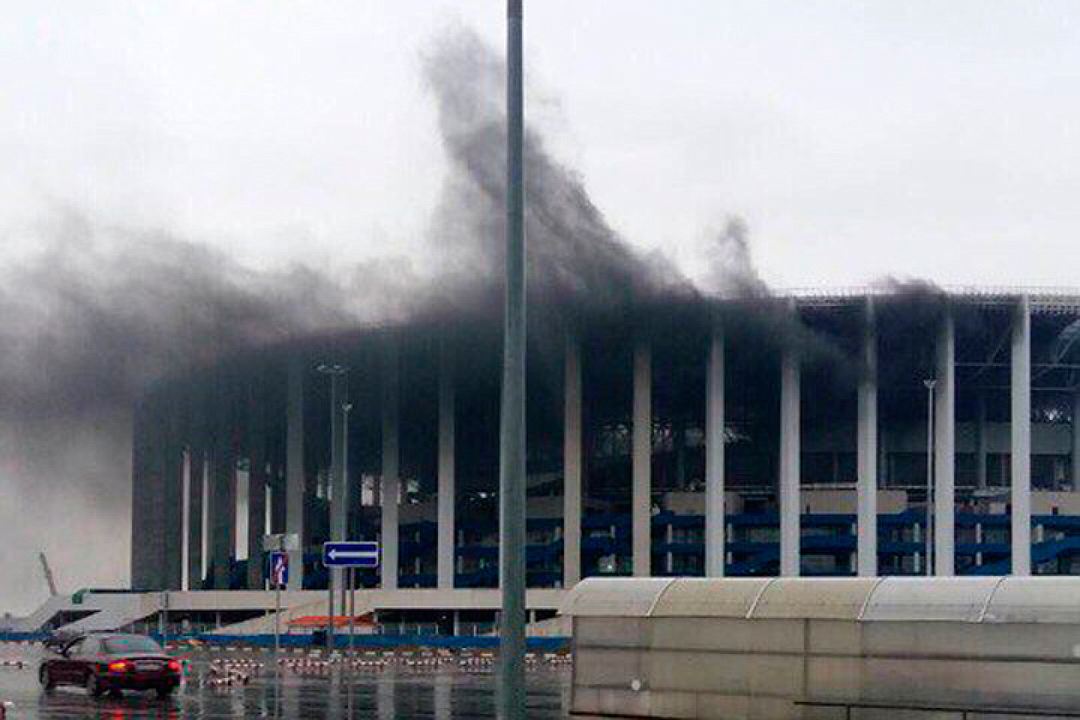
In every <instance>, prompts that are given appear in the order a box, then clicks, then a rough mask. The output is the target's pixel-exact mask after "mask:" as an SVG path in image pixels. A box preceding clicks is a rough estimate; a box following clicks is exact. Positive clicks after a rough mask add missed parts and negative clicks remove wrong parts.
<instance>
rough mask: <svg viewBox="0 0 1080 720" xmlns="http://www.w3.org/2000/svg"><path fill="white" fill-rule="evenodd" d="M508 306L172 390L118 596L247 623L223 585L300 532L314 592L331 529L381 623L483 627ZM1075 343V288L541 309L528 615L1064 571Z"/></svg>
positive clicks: (1076, 520)
mask: <svg viewBox="0 0 1080 720" xmlns="http://www.w3.org/2000/svg"><path fill="white" fill-rule="evenodd" d="M496 307H497V304H496ZM497 319H498V317H497V314H495V313H490V312H488V313H484V312H470V311H464V310H463V311H461V312H458V311H457V310H454V309H446V310H443V311H440V312H436V313H429V314H427V315H422V314H421V315H419V316H417V317H416V318H414V319H412V320H408V321H402V322H399V323H387V324H384V325H380V326H377V327H370V328H363V329H358V330H350V331H347V332H327V333H323V334H319V335H315V336H311V337H307V338H303V339H300V340H296V339H293V340H291V341H290V342H288V343H283V344H279V345H272V346H266V347H261V348H259V349H257V350H252V351H249V352H245V353H241V354H236V355H233V356H231V357H228V358H225V359H218V360H216V361H215V362H214V363H213V364H212V365H209V366H205V367H201V368H197V369H193V370H191V371H190V372H189V373H186V374H184V375H183V376H177V377H171V378H167V379H165V380H163V381H162V382H160V383H158V385H156V386H155V388H154V389H153V390H152V391H151V392H149V393H148V394H147V395H146V396H145V397H144V398H143V400H142V401H141V402H140V404H139V406H138V408H137V410H136V421H135V425H134V432H135V436H134V459H133V523H132V538H133V543H132V564H131V574H132V583H133V587H134V589H136V590H143V591H153V592H155V593H157V592H159V591H166V590H167V591H174V592H173V593H171V595H172V600H170V601H169V602H170V603H171V609H172V610H173V611H174V614H175V613H179V615H177V617H184V608H187V616H186V620H187V621H188V622H190V623H191V624H193V625H195V626H199V625H205V624H206V623H208V622H210V620H211V618H213V620H214V622H215V623H216V624H220V623H221V622H222V616H221V614H220V613H221V611H222V609H224V610H225V611H226V621H231V620H238V619H243V617H247V616H253V615H255V614H258V613H259V612H262V611H263V610H265V607H266V606H265V603H266V602H267V600H266V596H267V593H265V592H256V593H252V592H226V591H244V590H246V591H261V590H264V589H265V588H266V586H267V585H266V583H267V580H266V560H265V557H264V553H263V550H262V538H263V536H264V535H265V534H267V533H279V532H287V533H295V534H297V535H298V536H299V537H300V538H302V545H303V549H302V550H301V551H297V552H295V553H293V555H292V558H291V566H292V572H291V577H290V580H289V585H290V592H289V593H287V594H286V595H287V599H288V602H289V603H290V604H293V605H296V604H300V603H302V602H312V601H313V600H315V599H317V598H325V595H326V593H325V588H326V587H327V583H328V576H327V571H326V570H325V569H324V568H323V567H322V566H321V564H320V555H321V546H322V543H323V542H324V541H327V540H329V539H331V537H332V536H333V537H340V536H347V537H348V538H350V539H367V540H378V541H379V542H380V543H381V548H382V567H381V570H379V571H372V572H370V573H367V574H362V575H361V576H360V577H359V578H358V582H359V583H360V584H362V586H363V587H364V588H367V589H370V590H371V592H365V593H362V594H361V596H362V597H363V598H364V599H363V607H364V609H365V610H367V611H371V612H374V613H375V614H376V616H377V617H378V618H379V620H380V623H381V624H383V625H384V626H390V627H394V626H395V623H397V624H398V625H397V627H402V624H409V623H414V624H418V625H417V626H418V627H419V626H422V625H423V624H424V623H428V624H430V627H431V628H432V629H433V630H437V631H438V632H441V633H451V632H468V631H472V632H476V631H477V629H478V628H483V627H486V626H488V625H489V624H490V623H491V622H492V621H493V620H494V617H495V616H494V613H495V610H496V609H497V608H498V605H499V599H498V593H497V588H498V581H499V578H498V554H499V545H498V524H499V520H498V419H499V418H498V412H499V379H500V362H501V344H500V337H501V335H500V325H499V323H498V321H497ZM1078 339H1080V294H1070V293H1067V292H1057V291H1036V290H1030V291H1026V290H1025V291H1020V290H1002V291H997V290H962V291H960V290H955V291H949V292H945V291H940V290H935V289H932V288H929V287H922V286H896V287H892V288H877V289H872V290H858V291H850V292H846V291H845V292H797V293H791V294H788V295H786V296H784V297H765V296H762V297H752V298H747V299H740V300H725V301H721V300H712V299H708V298H704V297H701V296H700V295H698V294H695V293H691V294H689V295H684V296H680V297H677V298H653V299H651V300H649V301H647V302H637V303H635V304H633V305H632V306H631V305H627V306H625V308H624V311H622V312H613V313H601V312H587V311H580V308H579V311H577V312H574V313H562V312H557V311H547V312H545V311H542V312H535V313H534V314H533V315H532V317H531V318H530V345H529V355H528V363H529V371H528V422H527V424H528V557H527V563H528V585H529V588H530V590H529V599H528V604H529V608H530V610H531V611H534V613H535V614H536V615H537V616H538V617H545V616H549V615H551V614H553V613H554V611H555V610H556V609H557V608H558V606H559V602H560V600H561V598H562V595H563V589H564V588H568V587H572V586H573V585H574V584H575V583H576V582H577V581H578V580H580V579H581V578H583V577H588V576H596V575H606V576H619V575H622V576H693V575H702V576H706V575H707V576H720V575H730V576H769V575H783V576H796V575H803V576H821V575H829V576H845V575H864V576H872V575H920V574H927V573H928V571H931V570H932V572H933V574H935V575H938V576H949V575H980V574H981V575H1003V574H1016V575H1028V574H1072V573H1074V572H1077V571H1080V462H1078V456H1080V422H1078V420H1077V418H1080V384H1078V379H1080V342H1077V340H1078ZM335 444H336V445H337V448H336V449H337V452H334V445H335ZM928 479H929V480H930V482H928ZM334 528H337V531H336V532H335V530H334ZM928 556H929V563H928ZM928 564H929V565H931V566H932V567H931V568H928ZM320 590H323V592H321V593H318V592H317V591H320ZM207 591H210V592H207ZM305 591H306V592H305ZM230 598H231V599H230ZM208 613H210V614H209V615H208ZM466 628H468V629H466Z"/></svg>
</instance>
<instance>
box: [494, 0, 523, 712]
mask: <svg viewBox="0 0 1080 720" xmlns="http://www.w3.org/2000/svg"><path fill="white" fill-rule="evenodd" d="M522 74H523V70H522V0H507V3H506V129H507V133H506V149H507V158H506V300H505V302H506V304H505V316H504V320H503V322H504V328H503V376H502V409H501V410H502V412H501V414H500V417H499V426H500V427H499V535H500V544H501V546H502V547H501V551H500V573H499V575H500V578H499V580H500V585H501V587H502V612H501V614H500V617H499V681H500V682H499V706H500V709H501V711H502V712H501V713H500V716H501V717H502V718H503V720H519V719H520V720H524V718H525V716H526V711H525V177H524V144H525V126H524V85H523V82H522Z"/></svg>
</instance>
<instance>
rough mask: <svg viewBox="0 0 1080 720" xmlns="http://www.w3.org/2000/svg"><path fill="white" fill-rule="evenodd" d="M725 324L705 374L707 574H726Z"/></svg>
mask: <svg viewBox="0 0 1080 720" xmlns="http://www.w3.org/2000/svg"><path fill="white" fill-rule="evenodd" d="M724 350H725V347H724V328H723V326H722V325H721V324H720V323H719V322H717V323H716V325H715V326H714V327H713V333H712V343H711V344H710V346H709V367H708V373H707V374H706V377H705V575H706V576H707V577H723V576H724V558H725V547H724V539H725V538H724V533H725V530H726V519H725V517H724V515H725V509H724Z"/></svg>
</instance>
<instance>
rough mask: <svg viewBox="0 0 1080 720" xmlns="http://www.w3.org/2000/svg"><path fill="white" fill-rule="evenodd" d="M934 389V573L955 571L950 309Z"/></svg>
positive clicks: (940, 342)
mask: <svg viewBox="0 0 1080 720" xmlns="http://www.w3.org/2000/svg"><path fill="white" fill-rule="evenodd" d="M936 354H937V387H936V388H935V390H934V574H935V575H938V576H941V577H947V576H950V575H953V574H954V573H955V566H956V563H955V559H956V557H955V556H956V552H955V542H956V530H955V512H954V508H955V502H956V493H955V492H954V488H955V468H956V365H955V355H956V336H955V331H954V329H953V318H952V314H951V312H948V311H946V314H945V317H944V318H943V319H942V323H941V328H940V331H939V333H938V339H937V347H936Z"/></svg>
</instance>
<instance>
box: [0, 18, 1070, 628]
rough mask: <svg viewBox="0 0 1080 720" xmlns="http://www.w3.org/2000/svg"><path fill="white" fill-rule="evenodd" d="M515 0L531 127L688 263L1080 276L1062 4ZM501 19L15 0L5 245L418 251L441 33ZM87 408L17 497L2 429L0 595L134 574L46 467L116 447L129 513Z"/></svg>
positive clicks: (14, 605) (438, 152)
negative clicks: (715, 242) (117, 231)
mask: <svg viewBox="0 0 1080 720" xmlns="http://www.w3.org/2000/svg"><path fill="white" fill-rule="evenodd" d="M526 6H527V7H526V53H527V79H528V90H527V102H526V105H527V114H528V120H529V122H530V123H531V124H532V126H533V127H534V128H536V129H538V130H540V131H542V132H543V133H544V135H545V137H546V140H547V142H548V145H549V147H550V148H551V149H552V151H553V153H554V155H555V156H556V157H557V158H559V159H560V160H561V161H562V162H564V163H565V164H566V165H568V166H570V167H572V168H575V169H576V170H577V171H578V172H580V174H581V176H582V177H583V179H584V181H585V184H586V185H587V187H588V188H589V190H590V192H591V194H592V197H593V200H594V201H595V203H596V205H597V206H598V207H599V208H600V209H601V210H602V211H603V212H604V213H605V214H606V216H607V218H608V220H609V222H610V223H611V225H612V226H613V227H615V228H616V229H617V230H618V231H619V232H620V233H622V235H623V236H624V237H625V238H626V239H627V240H628V241H629V242H631V243H633V244H634V245H635V246H638V247H640V248H641V249H643V250H645V251H653V250H657V249H661V250H663V251H664V252H665V253H666V254H667V255H668V256H670V257H671V259H672V260H673V261H674V262H676V263H677V264H678V265H679V266H680V267H681V268H682V269H683V270H684V271H685V272H686V273H687V274H689V275H691V276H700V275H702V274H703V273H704V265H705V263H704V259H705V258H706V257H707V255H708V253H707V249H708V248H709V247H710V245H709V238H710V236H711V235H712V234H713V233H715V232H716V231H717V230H718V229H719V228H720V227H722V226H723V224H724V222H725V219H726V218H727V217H728V216H730V215H740V216H742V217H743V218H744V219H745V220H746V222H747V225H748V227H749V231H750V238H751V243H752V251H753V256H754V260H755V261H756V263H757V265H758V267H759V269H760V272H761V274H762V276H763V277H764V278H765V279H766V280H767V281H768V282H769V283H771V284H772V285H774V286H776V287H780V288H791V287H805V286H841V285H854V284H863V283H866V282H870V281H873V280H875V279H877V278H880V277H882V276H885V275H894V276H901V277H922V278H927V279H930V280H934V281H937V282H940V283H946V284H994V285H1042V286H1046V285H1057V286H1077V285H1080V261H1078V252H1077V243H1076V242H1075V237H1076V228H1077V227H1078V226H1080V222H1078V221H1080V201H1078V198H1080V123H1078V118H1080V112H1078V111H1080V37H1078V35H1080V32H1078V23H1080V3H1076V2H1075V0H1069V1H1064V0H1063V1H1061V2H1051V1H1045V2H1031V1H1030V0H1023V1H1021V0H1015V1H1013V2H1003V1H1000V0H998V1H993V0H978V1H974V0H973V1H970V2H967V1H962V0H949V1H948V2H942V1H941V0H933V1H931V0H919V1H916V0H906V1H905V2H895V1H893V0H878V1H877V2H866V0H860V1H859V2H841V1H840V0H835V1H831V2H813V1H811V0H790V1H788V2H779V1H776V2H770V1H766V0H745V1H734V0H666V1H664V2H661V1H660V0H526ZM504 18H505V3H504V2H503V0H392V1H391V0H347V1H342V2H335V1H332V0H319V1H318V2H269V1H265V0H264V1H255V2H253V1H252V0H242V1H235V2H232V1H229V0H214V1H213V2H194V1H192V0H183V1H180V0H177V1H169V0H156V1H155V2H145V1H143V0H127V1H116V2H108V1H106V0H97V1H95V2H72V1H71V0H34V1H33V2H27V1H25V0H0V268H3V263H4V261H5V254H8V255H20V254H26V253H31V252H33V251H34V250H35V248H38V247H41V246H42V245H43V244H44V243H45V239H46V238H47V237H48V232H49V231H48V230H47V228H49V227H55V225H56V223H55V222H53V220H54V219H55V217H57V216H58V215H60V216H63V215H62V213H65V212H68V211H70V210H72V209H74V210H75V211H77V212H78V213H80V214H83V215H85V216H86V217H87V218H89V219H90V220H91V221H92V222H94V223H97V224H107V225H112V226H124V227H132V228H134V229H164V230H166V231H168V232H170V233H172V234H175V235H177V236H180V237H183V238H189V239H193V240H197V241H201V242H204V243H207V244H211V245H213V246H216V247H218V248H221V249H223V250H225V251H227V252H229V253H231V254H233V255H234V256H236V257H237V258H238V259H240V260H241V261H242V262H244V263H247V264H250V265H254V266H258V267H261V268H272V267H275V266H278V265H282V264H285V263H292V262H295V261H298V260H299V261H303V262H306V263H309V264H311V265H313V266H315V267H317V268H320V269H326V268H328V267H331V266H334V265H335V264H338V263H341V262H342V261H348V260H355V259H361V258H369V257H373V256H383V255H394V256H401V255H404V256H409V257H411V258H412V259H413V261H414V262H416V263H417V264H420V263H422V262H423V260H424V248H425V243H424V242H423V241H422V240H423V238H424V237H425V236H428V235H429V232H428V228H429V224H430V222H431V216H432V210H433V208H434V207H435V206H436V203H437V202H438V200H439V198H440V192H441V183H442V181H443V177H444V172H445V169H446V164H445V161H444V158H443V156H442V149H441V147H440V143H439V137H438V133H437V128H436V118H435V109H434V103H433V102H432V98H431V97H430V96H429V94H428V92H427V90H426V88H425V87H424V85H423V82H422V81H421V73H420V68H421V65H422V58H423V57H424V53H425V48H427V47H430V45H431V42H432V39H433V38H435V37H438V36H439V35H440V33H441V32H442V31H444V30H445V29H446V27H447V25H448V24H449V25H453V24H455V23H456V24H459V25H463V26H467V27H471V28H474V29H475V30H476V31H478V32H479V33H480V34H481V36H483V37H484V38H486V39H487V40H488V41H489V42H490V43H491V44H492V45H493V46H495V47H498V48H501V47H502V46H503V36H504ZM131 236H133V237H142V236H140V235H139V234H137V233H133V234H132V235H131ZM378 266H379V267H383V268H400V267H402V264H401V263H386V264H379V265H378ZM230 267H231V266H230ZM0 322H3V319H0ZM42 332H45V330H44V329H43V330H42ZM0 352H8V353H10V348H0ZM21 429H22V430H26V429H25V428H21ZM31 431H32V429H31V430H26V432H31ZM94 431H95V428H94V427H92V424H84V425H80V426H79V427H78V432H71V433H65V434H64V435H62V436H61V437H63V441H64V446H63V452H60V453H52V451H51V448H52V446H51V445H49V443H50V442H53V441H54V440H53V438H55V437H56V434H55V428H53V430H52V432H53V434H52V435H51V436H50V434H49V433H48V432H41V433H38V435H39V436H40V437H39V440H41V442H42V443H43V445H42V446H41V447H40V448H39V450H43V453H40V454H43V455H45V456H51V455H53V454H56V455H57V456H58V457H59V458H60V459H62V460H63V463H58V466H64V463H67V465H66V466H64V467H65V468H66V469H63V470H56V471H55V472H54V473H53V475H55V477H53V476H52V475H49V474H48V473H44V474H42V475H40V476H39V475H33V476H27V477H24V478H23V482H24V485H23V487H24V488H25V487H28V486H30V487H33V488H35V494H33V495H31V494H29V493H26V492H23V493H21V496H20V493H19V492H13V491H12V487H18V483H14V482H12V478H13V477H15V476H16V474H17V473H18V472H20V468H19V465H18V463H17V462H15V461H13V460H12V456H13V453H12V452H11V450H12V449H13V448H15V447H16V445H17V443H18V441H15V440H14V439H13V438H14V437H15V433H13V432H8V429H7V428H5V429H2V430H0V469H2V471H3V472H2V474H0V503H3V504H2V505H0V545H2V546H3V547H6V548H8V551H9V553H10V554H11V555H18V557H17V558H16V559H15V562H14V565H15V568H14V570H13V569H12V567H11V566H12V563H11V561H9V564H8V565H7V566H5V567H4V571H3V572H4V573H5V574H6V577H7V578H8V580H9V582H7V583H4V582H0V610H2V609H7V608H11V609H15V610H20V611H25V610H29V609H30V608H32V607H33V606H35V605H36V604H37V603H38V602H40V600H41V599H43V593H44V588H43V586H42V584H41V583H40V581H39V577H38V570H37V568H36V565H35V564H34V556H33V553H32V552H31V550H34V551H36V548H39V547H43V548H45V549H46V550H47V551H48V552H49V553H50V557H52V558H53V559H54V561H55V563H56V565H57V566H58V572H59V574H60V575H61V578H60V579H61V585H62V586H64V588H65V589H67V590H71V589H72V588H73V587H79V586H87V585H115V584H120V583H123V582H124V576H125V575H126V572H127V557H128V553H129V549H128V547H127V540H126V539H127V531H126V530H124V532H123V533H122V536H123V538H124V540H123V542H122V547H121V544H115V553H114V555H115V557H111V558H104V559H97V560H100V562H97V561H96V562H95V563H87V562H85V557H83V556H82V555H81V554H80V552H81V548H82V547H83V546H86V545H89V546H92V547H108V546H109V539H110V538H112V539H114V540H115V537H116V530H115V526H116V525H117V524H118V523H119V524H120V525H122V526H123V527H126V526H127V525H126V520H125V521H118V520H116V519H115V518H108V517H99V518H96V523H90V524H89V525H88V529H86V530H85V531H81V532H75V531H73V530H72V526H71V525H70V520H69V518H70V517H71V514H70V506H71V505H73V504H74V505H76V506H78V507H80V508H84V509H86V508H90V507H91V506H92V505H93V502H94V498H92V497H84V496H77V497H75V498H74V500H73V499H72V498H71V497H69V496H68V495H67V494H66V492H67V491H65V490H64V489H63V488H64V487H66V486H64V485H63V484H62V483H59V482H56V481H57V479H58V478H60V477H61V476H63V478H67V480H68V481H70V480H71V478H83V477H84V476H85V475H86V472H83V471H81V470H80V465H84V464H90V465H92V466H93V467H97V468H103V469H102V473H103V477H104V476H108V477H112V476H115V477H116V478H119V479H120V485H121V486H122V487H123V488H125V489H124V491H123V493H121V494H120V495H117V496H116V497H118V498H120V499H118V500H115V501H112V502H111V506H114V507H116V508H117V509H118V512H121V513H123V514H126V512H127V509H128V507H129V505H130V503H129V502H128V501H127V500H124V499H123V498H126V497H127V496H126V494H125V493H126V492H127V490H126V488H128V487H129V484H128V482H127V480H126V478H127V477H129V472H130V470H129V469H128V470H125V468H129V463H130V453H126V452H122V451H117V450H115V448H113V447H112V446H111V445H108V444H102V442H101V439H100V438H94V437H90V438H89V439H87V438H85V437H83V435H85V434H88V435H91V436H92V435H93V433H94ZM31 434H32V433H31ZM124 437H127V435H126V434H125V435H124ZM15 455H17V453H15ZM106 456H107V457H106ZM71 458H76V460H71ZM111 461H115V463H116V467H115V468H110V467H109V466H108V463H109V462H111ZM23 474H24V475H25V474H26V473H23ZM106 479H107V478H106ZM84 485H85V488H83V486H84ZM93 487H96V486H95V485H93V484H92V483H89V484H88V483H85V482H84V483H82V484H81V485H79V488H82V489H81V490H80V492H83V493H84V495H85V494H87V493H90V492H91V491H92V490H93ZM114 489H115V488H114ZM12 495H15V496H16V497H15V498H14V500H13V499H12ZM98 500H99V501H100V498H98ZM84 514H88V515H93V513H92V512H89V511H87V512H85V513H84ZM124 516H125V517H126V515H124ZM89 519H90V520H94V519H95V518H93V517H91V518H89ZM72 535H78V537H69V536H72ZM73 541H74V542H73ZM2 554H3V553H0V555H2ZM12 577H14V580H12Z"/></svg>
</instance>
